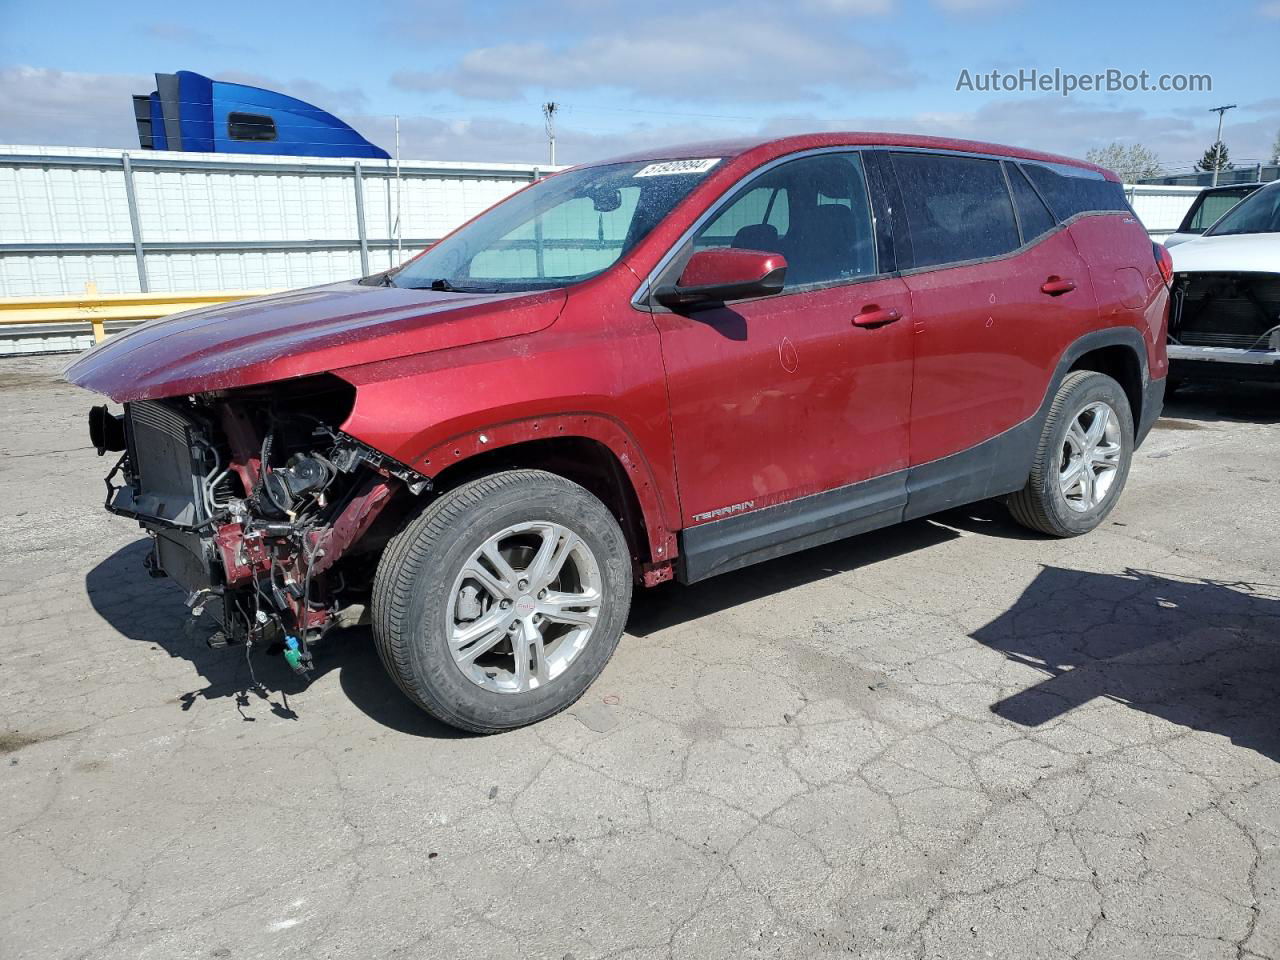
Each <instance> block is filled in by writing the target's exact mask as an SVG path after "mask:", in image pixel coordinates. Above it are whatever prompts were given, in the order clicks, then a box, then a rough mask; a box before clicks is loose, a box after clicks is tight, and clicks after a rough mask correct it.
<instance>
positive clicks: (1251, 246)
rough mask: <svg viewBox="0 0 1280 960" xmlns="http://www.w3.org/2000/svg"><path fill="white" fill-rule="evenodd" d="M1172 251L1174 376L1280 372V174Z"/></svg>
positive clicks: (1259, 376) (1272, 375) (1248, 376)
mask: <svg viewBox="0 0 1280 960" xmlns="http://www.w3.org/2000/svg"><path fill="white" fill-rule="evenodd" d="M1170 253H1171V255H1172V256H1173V273H1174V277H1173V303H1172V306H1171V308H1170V313H1169V364H1170V378H1171V380H1173V381H1178V380H1183V379H1188V378H1202V377H1212V378H1215V379H1224V378H1225V379H1236V380H1272V379H1280V181H1276V182H1274V183H1269V184H1267V185H1266V186H1264V187H1262V188H1261V189H1259V190H1257V191H1256V192H1255V193H1253V194H1251V195H1250V196H1248V197H1246V198H1245V199H1244V200H1241V201H1240V203H1238V204H1237V205H1236V206H1235V207H1234V208H1233V209H1232V210H1231V211H1230V212H1229V213H1227V214H1226V215H1225V216H1224V217H1222V219H1220V220H1219V221H1217V222H1216V223H1215V224H1214V225H1213V226H1211V227H1210V228H1209V229H1208V230H1206V231H1205V232H1204V235H1203V236H1201V237H1198V238H1197V239H1195V240H1188V241H1187V242H1186V243H1180V244H1178V245H1177V246H1175V247H1174V248H1173V249H1172V250H1171V251H1170Z"/></svg>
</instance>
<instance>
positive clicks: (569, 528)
mask: <svg viewBox="0 0 1280 960" xmlns="http://www.w3.org/2000/svg"><path fill="white" fill-rule="evenodd" d="M631 590H632V576H631V554H630V551H629V549H628V547H627V542H626V538H625V537H624V536H623V533H622V530H621V528H620V527H619V526H618V522H617V520H615V519H614V517H613V515H612V514H611V513H610V512H609V509H608V508H607V507H606V506H605V505H604V504H603V503H601V502H600V501H599V500H598V499H596V498H595V497H594V496H592V495H591V494H590V493H589V492H588V491H586V490H585V489H583V488H582V487H580V486H578V485H577V484H576V483H573V482H571V481H569V480H566V479H565V478H563V477H560V476H556V475H555V474H551V473H545V472H543V471H540V470H513V471H508V472H504V473H497V474H493V475H491V476H488V477H484V478H481V479H479V480H474V481H472V482H471V483H468V484H465V485H463V486H461V487H459V488H458V489H456V490H452V491H450V492H448V493H446V494H444V495H443V496H441V497H440V499H439V500H437V501H436V502H435V503H433V504H432V505H431V506H430V507H428V508H427V509H426V510H425V511H424V512H423V513H422V514H421V515H420V516H419V517H418V518H417V519H416V520H414V521H413V522H412V523H410V524H409V525H408V527H406V528H405V530H404V531H403V532H401V533H400V534H399V535H398V536H397V537H396V538H395V539H393V540H392V541H391V543H390V544H388V546H387V549H386V551H385V552H384V554H383V556H382V560H381V561H380V562H379V564H378V571H377V575H376V577H375V580H374V592H373V627H374V636H375V638H376V641H377V646H378V652H379V655H380V656H381V658H382V662H383V665H384V666H385V667H386V668H387V672H388V673H390V674H391V677H392V679H394V680H395V681H396V683H397V684H398V685H399V686H400V688H401V689H402V690H403V691H404V692H405V693H406V694H408V696H409V697H410V699H412V700H413V701H414V702H415V703H417V704H418V705H419V706H420V707H422V708H423V709H425V710H426V711H427V712H428V713H430V714H432V715H433V716H435V717H436V718H438V719H440V720H442V721H444V722H445V723H448V724H450V725H452V726H455V727H459V728H461V729H464V730H470V731H474V732H477V733H493V732H497V731H500V730H509V729H512V728H514V727H519V726H524V725H525V724H529V723H534V722H536V721H538V720H542V719H545V718H546V717H549V716H551V715H552V714H555V713H558V712H560V711H561V710H563V709H565V707H568V706H570V705H571V704H572V703H574V701H576V700H577V699H578V698H579V697H580V696H582V694H583V692H584V691H585V690H586V689H587V687H588V686H590V684H591V682H592V681H593V680H595V678H596V677H597V676H599V674H600V671H601V670H603V669H604V666H605V664H606V663H607V662H608V661H609V658H610V656H612V654H613V651H614V648H615V647H616V646H617V644H618V639H619V637H620V636H621V635H622V629H623V626H624V624H625V623H626V618H627V612H628V610H629V608H630V606H631Z"/></svg>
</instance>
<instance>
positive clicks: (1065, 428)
mask: <svg viewBox="0 0 1280 960" xmlns="http://www.w3.org/2000/svg"><path fill="white" fill-rule="evenodd" d="M1104 409H1105V410H1109V411H1110V415H1111V420H1110V421H1104V422H1103V423H1102V424H1101V425H1100V426H1098V429H1099V430H1100V431H1101V433H1102V435H1101V436H1100V437H1099V438H1098V440H1097V442H1096V443H1095V444H1094V446H1093V447H1089V446H1088V443H1089V442H1091V439H1092V438H1091V434H1090V429H1089V428H1092V427H1095V425H1097V424H1098V421H1096V420H1095V419H1094V417H1096V416H1098V415H1100V414H1101V412H1102V411H1103V410H1104ZM1112 426H1114V429H1112ZM1073 427H1074V431H1073ZM1103 427H1105V430H1103V429H1102V428H1103ZM1082 440H1083V441H1084V445H1083V446H1082V443H1081V441H1082ZM1117 446H1118V449H1115V448H1116V447H1117ZM1086 459H1087V461H1088V462H1087V464H1085V463H1084V461H1085V460H1086ZM1132 460H1133V411H1132V409H1131V408H1130V406H1129V398H1128V397H1127V396H1126V395H1125V392H1124V389H1123V388H1122V387H1121V386H1120V384H1118V383H1117V382H1116V381H1115V380H1113V379H1112V378H1111V377H1108V376H1107V375H1106V374H1102V373H1094V372H1092V371H1088V370H1078V371H1076V372H1074V373H1070V374H1068V375H1067V376H1066V378H1065V379H1064V380H1063V381H1062V385H1061V386H1060V387H1059V388H1058V392H1057V393H1056V394H1055V395H1054V398H1053V403H1052V405H1051V406H1050V407H1049V414H1048V416H1047V417H1045V421H1044V428H1043V430H1042V432H1041V435H1040V443H1039V445H1038V446H1037V447H1036V455H1035V460H1034V462H1033V463H1032V466H1031V475H1030V477H1028V478H1027V485H1026V486H1025V487H1023V488H1022V489H1021V490H1019V491H1018V492H1017V493H1014V494H1011V495H1010V496H1009V498H1008V499H1007V501H1006V503H1007V505H1008V507H1009V512H1010V513H1012V514H1013V518H1014V519H1015V520H1017V521H1018V523H1020V524H1022V525H1023V526H1024V527H1028V528H1030V529H1032V530H1036V531H1039V532H1040V533H1047V534H1049V535H1050V536H1054V537H1078V536H1080V535H1081V534H1083V533H1088V532H1089V531H1090V530H1093V529H1094V528H1095V527H1097V526H1098V524H1100V523H1101V522H1102V521H1103V519H1104V518H1105V517H1106V516H1107V514H1109V513H1110V512H1111V509H1112V508H1113V507H1114V506H1115V504H1116V500H1117V499H1119V497H1120V492H1121V491H1122V490H1123V489H1124V484H1125V481H1126V480H1127V479H1128V476H1129V465H1130V463H1131V462H1132ZM1086 471H1087V472H1088V474H1090V476H1088V477H1086V476H1085V473H1086ZM1064 483H1067V484H1069V486H1068V487H1067V488H1065V489H1064ZM1086 484H1087V486H1088V491H1087V502H1086V491H1085V485H1086Z"/></svg>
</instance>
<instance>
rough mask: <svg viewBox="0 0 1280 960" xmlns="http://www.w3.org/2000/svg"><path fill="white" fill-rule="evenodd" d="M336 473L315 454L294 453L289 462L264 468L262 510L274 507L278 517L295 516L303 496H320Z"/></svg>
mask: <svg viewBox="0 0 1280 960" xmlns="http://www.w3.org/2000/svg"><path fill="white" fill-rule="evenodd" d="M336 474H337V469H336V468H335V467H334V466H333V464H331V463H329V462H328V461H327V460H325V459H323V458H322V457H319V456H317V455H314V454H312V455H305V454H294V456H292V457H290V458H289V463H288V464H287V465H286V466H284V467H279V468H276V469H269V468H268V469H265V471H264V474H263V478H262V499H263V500H264V501H265V502H264V503H262V504H261V505H262V507H263V508H264V509H269V508H271V507H274V508H275V510H276V511H278V515H279V516H291V515H293V514H295V513H296V512H297V510H298V507H299V506H300V505H301V504H300V500H301V499H302V498H303V497H305V496H306V495H307V494H314V493H321V492H323V490H324V488H325V487H327V486H328V485H329V483H330V482H331V481H332V480H333V478H334V476H335V475H336Z"/></svg>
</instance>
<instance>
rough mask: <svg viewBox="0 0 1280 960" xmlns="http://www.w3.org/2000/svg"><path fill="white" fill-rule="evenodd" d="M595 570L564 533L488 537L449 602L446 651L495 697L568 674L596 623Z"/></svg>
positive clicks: (531, 531) (523, 527)
mask: <svg viewBox="0 0 1280 960" xmlns="http://www.w3.org/2000/svg"><path fill="white" fill-rule="evenodd" d="M602 603H603V592H602V589H601V577H600V565H599V563H598V562H597V560H596V558H595V555H594V554H593V553H592V552H591V549H590V548H589V547H588V546H587V544H586V543H585V542H584V541H583V540H582V538H581V537H579V536H578V535H577V534H576V533H574V532H573V531H572V530H570V529H569V528H568V527H566V526H563V525H561V524H558V523H551V522H545V521H541V522H529V523H521V524H517V525H515V526H511V527H508V528H506V529H505V530H502V531H500V532H499V533H496V534H494V535H493V536H491V537H489V539H487V540H486V541H485V542H484V543H483V544H481V546H480V547H479V548H478V549H476V550H475V551H474V552H473V553H472V554H471V556H470V558H468V560H467V562H466V563H465V564H463V566H462V570H461V572H459V574H458V576H457V578H456V579H455V581H454V584H453V588H452V591H451V593H450V597H449V607H448V609H449V618H448V621H447V624H448V625H447V627H446V629H448V630H449V631H450V632H449V650H450V651H451V652H452V654H453V659H454V662H455V663H456V664H457V665H458V667H459V669H461V670H462V672H463V674H464V675H465V676H466V677H467V678H468V679H469V680H471V681H472V682H473V683H475V684H477V685H478V686H481V687H484V688H485V689H486V690H491V691H493V692H495V693H527V692H529V691H531V690H536V689H538V688H540V687H544V686H546V684H548V683H549V682H551V681H552V680H554V679H555V678H556V677H558V676H559V675H560V674H562V673H564V671H565V670H566V669H568V667H569V665H570V664H571V663H573V661H574V660H576V659H577V658H578V656H579V655H580V654H581V653H582V651H583V649H584V648H585V647H586V645H587V643H588V642H590V640H591V637H592V634H593V633H594V631H595V628H596V624H597V622H598V621H599V618H600V610H601V605H602Z"/></svg>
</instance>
